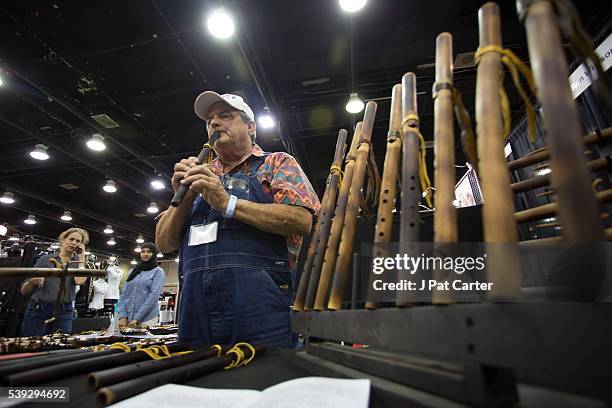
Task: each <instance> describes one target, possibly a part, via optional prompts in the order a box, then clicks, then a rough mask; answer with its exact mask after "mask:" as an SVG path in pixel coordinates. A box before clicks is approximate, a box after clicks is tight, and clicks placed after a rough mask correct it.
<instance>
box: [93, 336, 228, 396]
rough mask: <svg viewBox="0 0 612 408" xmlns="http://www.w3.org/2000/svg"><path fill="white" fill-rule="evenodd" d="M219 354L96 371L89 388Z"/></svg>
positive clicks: (203, 353) (205, 353) (190, 355)
mask: <svg viewBox="0 0 612 408" xmlns="http://www.w3.org/2000/svg"><path fill="white" fill-rule="evenodd" d="M220 350H221V352H223V353H225V352H226V351H227V350H228V347H224V348H221V349H220ZM218 354H219V351H218V350H215V349H206V350H198V351H194V352H193V353H188V354H182V355H179V356H175V357H169V358H163V359H161V360H148V361H143V362H140V363H134V364H129V365H124V366H121V367H115V368H110V369H108V370H103V371H95V372H93V373H90V374H89V376H88V377H87V386H88V388H89V389H91V390H97V389H99V388H102V387H106V386H108V385H111V384H116V383H119V382H123V381H128V380H130V379H132V378H140V377H142V376H145V375H147V374H151V373H155V372H159V371H163V370H167V369H170V368H174V367H179V366H184V365H187V364H191V363H195V362H196V361H201V360H206V359H207V358H211V357H215V356H217V355H218Z"/></svg>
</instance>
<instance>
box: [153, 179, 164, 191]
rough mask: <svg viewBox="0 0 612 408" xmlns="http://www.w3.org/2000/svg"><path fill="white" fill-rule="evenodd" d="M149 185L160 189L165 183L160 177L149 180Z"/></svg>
mask: <svg viewBox="0 0 612 408" xmlns="http://www.w3.org/2000/svg"><path fill="white" fill-rule="evenodd" d="M151 187H153V188H154V189H156V190H162V189H163V188H165V187H166V185H165V184H164V182H163V181H161V180H160V179H155V180H153V181H151Z"/></svg>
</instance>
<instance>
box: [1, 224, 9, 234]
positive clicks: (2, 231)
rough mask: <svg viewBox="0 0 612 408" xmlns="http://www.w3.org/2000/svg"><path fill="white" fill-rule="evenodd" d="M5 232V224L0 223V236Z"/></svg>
mask: <svg viewBox="0 0 612 408" xmlns="http://www.w3.org/2000/svg"><path fill="white" fill-rule="evenodd" d="M7 232H8V228H6V225H0V236H5V235H6V233H7Z"/></svg>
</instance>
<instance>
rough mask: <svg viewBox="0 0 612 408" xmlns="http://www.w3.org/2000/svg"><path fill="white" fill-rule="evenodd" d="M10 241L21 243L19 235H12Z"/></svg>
mask: <svg viewBox="0 0 612 408" xmlns="http://www.w3.org/2000/svg"><path fill="white" fill-rule="evenodd" d="M9 241H19V235H17V234H13V235H11V237H10V238H9Z"/></svg>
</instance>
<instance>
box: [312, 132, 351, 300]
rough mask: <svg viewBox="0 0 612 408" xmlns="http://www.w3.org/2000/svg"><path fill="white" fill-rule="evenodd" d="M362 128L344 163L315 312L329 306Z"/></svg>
mask: <svg viewBox="0 0 612 408" xmlns="http://www.w3.org/2000/svg"><path fill="white" fill-rule="evenodd" d="M362 126H363V122H358V123H357V125H356V126H355V133H354V134H353V140H352V141H351V147H350V148H349V152H348V154H347V155H346V160H345V162H344V177H343V180H342V185H341V186H340V193H339V194H338V203H337V204H336V209H335V211H334V219H333V221H332V226H331V231H330V235H329V239H328V240H327V247H326V248H325V255H324V257H323V265H322V266H321V275H320V277H319V285H318V287H317V296H316V297H315V304H314V309H315V310H324V309H325V308H326V306H327V301H328V298H329V286H330V278H331V276H332V274H333V272H334V269H335V267H336V255H337V252H338V245H339V243H340V236H341V235H342V227H343V225H344V215H345V213H346V202H347V201H348V196H349V190H350V189H351V181H352V180H353V173H354V171H355V155H356V154H357V146H358V145H359V139H360V138H361V129H362Z"/></svg>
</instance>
